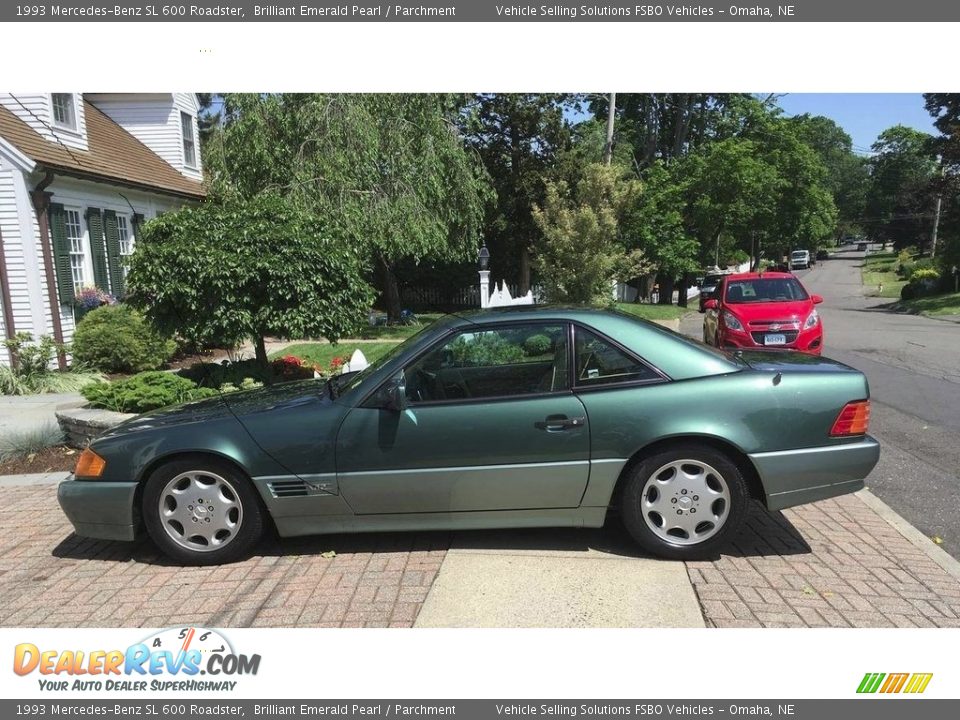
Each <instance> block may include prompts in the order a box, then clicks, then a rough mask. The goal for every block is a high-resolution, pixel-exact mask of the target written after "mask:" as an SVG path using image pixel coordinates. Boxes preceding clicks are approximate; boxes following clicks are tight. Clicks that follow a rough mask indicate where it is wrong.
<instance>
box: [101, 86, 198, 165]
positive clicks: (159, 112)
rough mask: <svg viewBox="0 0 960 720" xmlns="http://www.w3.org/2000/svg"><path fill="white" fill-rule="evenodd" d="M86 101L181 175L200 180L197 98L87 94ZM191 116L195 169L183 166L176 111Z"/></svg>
mask: <svg viewBox="0 0 960 720" xmlns="http://www.w3.org/2000/svg"><path fill="white" fill-rule="evenodd" d="M87 98H88V99H89V100H90V101H91V102H92V103H94V104H95V105H96V106H97V107H98V108H100V110H102V111H103V112H104V113H106V114H107V115H108V116H109V117H110V118H111V119H112V120H113V121H114V122H115V123H117V124H118V125H119V126H120V127H122V128H123V129H124V130H126V131H127V132H128V133H130V134H131V135H133V136H134V137H135V138H137V140H139V141H140V142H142V143H143V144H144V145H146V146H147V147H148V148H150V149H151V150H153V152H155V153H156V154H157V155H159V156H160V157H162V158H163V159H164V160H166V161H167V162H168V163H169V164H170V165H171V166H173V167H174V168H176V169H177V170H178V171H179V172H180V173H181V174H183V175H185V176H186V177H189V178H192V179H194V180H202V179H203V178H202V171H201V169H200V168H201V167H202V166H201V158H200V137H199V134H198V130H197V99H196V95H194V94H193V93H172V94H166V95H134V94H129V95H124V94H110V95H98V94H94V95H88V96H87ZM181 111H182V112H186V113H187V114H189V115H190V116H191V117H193V129H194V147H195V148H196V154H197V168H196V169H192V168H188V167H186V166H185V165H184V159H183V138H182V135H181V131H180V112H181Z"/></svg>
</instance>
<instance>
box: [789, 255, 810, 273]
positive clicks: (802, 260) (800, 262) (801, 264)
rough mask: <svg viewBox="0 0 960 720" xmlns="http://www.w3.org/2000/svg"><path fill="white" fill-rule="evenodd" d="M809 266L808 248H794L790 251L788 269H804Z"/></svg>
mask: <svg viewBox="0 0 960 720" xmlns="http://www.w3.org/2000/svg"><path fill="white" fill-rule="evenodd" d="M808 267H810V251H809V250H794V251H793V252H792V253H790V269H791V270H797V269H799V268H803V269H806V268H808Z"/></svg>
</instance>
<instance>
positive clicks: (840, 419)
mask: <svg viewBox="0 0 960 720" xmlns="http://www.w3.org/2000/svg"><path fill="white" fill-rule="evenodd" d="M869 424H870V401H869V400H857V401H856V402H851V403H847V404H846V405H844V406H843V410H841V411H840V414H839V415H837V419H836V421H835V422H834V423H833V427H832V428H831V429H830V437H845V436H847V435H864V434H865V433H866V432H867V426H868V425H869Z"/></svg>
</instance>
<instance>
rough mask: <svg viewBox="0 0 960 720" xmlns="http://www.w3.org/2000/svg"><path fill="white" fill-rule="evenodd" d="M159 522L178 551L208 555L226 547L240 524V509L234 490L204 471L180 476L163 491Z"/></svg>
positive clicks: (241, 520)
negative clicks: (177, 547) (184, 550)
mask: <svg viewBox="0 0 960 720" xmlns="http://www.w3.org/2000/svg"><path fill="white" fill-rule="evenodd" d="M157 509H158V511H159V513H160V522H161V523H162V524H163V529H164V530H165V531H166V533H167V535H168V536H169V537H170V539H171V540H173V541H174V542H175V543H176V544H177V545H179V546H180V547H183V548H186V549H187V550H193V551H195V552H211V551H213V550H219V549H220V548H222V547H224V546H225V545H227V544H229V543H230V542H231V541H233V539H234V538H235V537H236V536H237V533H238V532H239V530H240V524H241V523H242V522H243V505H242V504H241V502H240V496H239V495H238V494H237V490H236V488H234V487H233V485H231V484H230V482H229V481H227V480H226V479H225V478H223V477H221V476H220V475H217V474H216V473H212V472H208V471H206V470H191V471H188V472H184V473H180V474H179V475H177V476H176V477H174V478H173V479H172V480H170V482H168V483H167V484H166V486H165V487H164V488H163V492H161V493H160V502H159V506H158V508H157Z"/></svg>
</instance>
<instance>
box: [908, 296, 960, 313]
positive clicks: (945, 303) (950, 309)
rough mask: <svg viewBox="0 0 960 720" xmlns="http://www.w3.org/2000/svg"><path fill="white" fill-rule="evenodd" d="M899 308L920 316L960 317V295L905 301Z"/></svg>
mask: <svg viewBox="0 0 960 720" xmlns="http://www.w3.org/2000/svg"><path fill="white" fill-rule="evenodd" d="M897 308H898V309H900V310H905V311H906V312H910V313H917V314H919V315H960V293H947V294H946V295H931V296H929V297H921V298H916V299H914V300H904V301H903V302H901V303H898V304H897Z"/></svg>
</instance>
